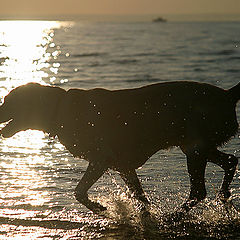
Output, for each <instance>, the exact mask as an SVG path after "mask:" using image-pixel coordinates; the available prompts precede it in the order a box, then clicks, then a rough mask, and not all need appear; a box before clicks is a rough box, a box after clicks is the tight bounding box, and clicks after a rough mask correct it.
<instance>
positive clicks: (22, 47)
mask: <svg viewBox="0 0 240 240" xmlns="http://www.w3.org/2000/svg"><path fill="white" fill-rule="evenodd" d="M68 25H71V23H67V22H57V21H0V61H1V65H0V87H4V88H6V90H8V91H9V90H11V89H12V88H14V87H16V86H19V85H22V84H25V83H28V82H39V83H44V80H43V78H46V77H48V73H47V72H46V71H45V69H48V68H51V66H50V64H49V61H50V59H51V58H56V56H58V54H59V53H60V50H59V48H58V47H57V48H56V49H54V51H53V52H50V51H49V48H54V47H55V44H54V42H53V36H54V29H58V28H61V27H67V26H68ZM56 66H58V65H56V64H55V68H56ZM55 72H56V70H55ZM1 95H3V94H1Z"/></svg>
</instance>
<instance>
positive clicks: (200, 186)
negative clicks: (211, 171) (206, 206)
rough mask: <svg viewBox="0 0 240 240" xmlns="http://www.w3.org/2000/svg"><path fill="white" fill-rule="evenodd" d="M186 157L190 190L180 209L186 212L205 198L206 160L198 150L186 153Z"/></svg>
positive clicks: (203, 154)
mask: <svg viewBox="0 0 240 240" xmlns="http://www.w3.org/2000/svg"><path fill="white" fill-rule="evenodd" d="M186 155H187V167H188V173H189V177H190V187H191V189H190V195H189V198H188V200H187V201H186V203H185V204H184V205H183V206H182V208H183V209H184V210H185V211H187V212H188V211H189V210H190V209H191V208H192V207H193V206H195V205H196V204H197V203H198V202H200V201H201V200H203V199H204V198H205V197H206V188H205V178H204V176H205V169H206V165H207V160H206V155H205V153H204V152H201V151H198V150H194V151H191V152H188V153H186Z"/></svg>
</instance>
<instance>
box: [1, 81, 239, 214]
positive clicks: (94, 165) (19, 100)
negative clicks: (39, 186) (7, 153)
mask: <svg viewBox="0 0 240 240" xmlns="http://www.w3.org/2000/svg"><path fill="white" fill-rule="evenodd" d="M239 99H240V83H239V84H238V85H237V86H235V87H233V88H231V89H229V90H223V89H220V88H218V87H215V86H212V85H209V84H203V83H197V82H169V83H159V84H154V85H149V86H145V87H141V88H136V89H126V90H117V91H109V90H105V89H100V88H97V89H92V90H81V89H70V90H69V91H65V90H63V89H61V88H58V87H51V86H41V85H39V84H37V83H29V84H27V85H24V86H20V87H18V88H16V89H14V90H13V91H11V92H10V93H9V95H7V96H6V97H5V100H4V104H3V105H2V106H1V107H0V122H7V121H9V123H8V124H7V125H6V126H5V127H4V128H3V129H2V131H1V134H2V135H3V137H11V136H13V135H14V134H15V133H17V132H19V131H22V130H26V129H38V130H42V131H44V132H47V133H49V134H50V135H53V136H55V135H57V136H58V138H59V140H60V142H61V143H62V144H64V145H65V146H66V148H67V149H68V150H69V151H70V152H71V153H72V154H73V155H74V156H76V157H82V158H85V159H86V160H88V161H89V165H88V168H87V170H86V172H85V174H84V176H83V177H82V179H81V180H80V182H79V184H78V185H77V187H76V191H75V194H76V198H77V200H78V201H79V202H80V203H82V204H84V205H85V206H86V207H87V208H89V209H91V210H93V211H96V210H104V209H105V208H104V207H103V206H101V205H100V204H98V203H96V202H93V201H91V200H89V199H88V195H87V191H88V189H89V188H90V187H91V186H92V185H93V184H94V183H95V182H96V181H97V180H98V179H99V178H100V177H101V176H102V175H103V174H104V172H105V171H106V170H107V169H109V168H111V169H114V170H116V171H118V172H119V173H120V175H121V177H122V178H123V179H124V181H125V182H126V184H127V185H128V187H129V188H130V190H132V191H133V192H134V193H135V197H136V198H137V199H138V200H140V201H142V202H144V203H148V200H147V198H146V197H145V195H144V192H143V190H142V187H141V184H140V182H139V180H138V177H137V175H136V172H135V169H137V168H138V167H140V166H142V165H143V164H144V163H145V162H146V161H147V160H148V159H149V158H150V157H151V156H152V155H153V154H154V153H156V152H157V151H158V150H160V149H166V148H169V147H171V146H180V148H181V149H182V151H183V152H184V153H185V154H186V156H187V166H188V172H189V175H190V183H191V192H190V196H189V199H188V200H187V202H186V203H185V205H184V209H185V210H186V211H187V210H189V209H190V207H192V206H194V205H195V204H196V203H197V202H199V201H200V200H202V199H204V198H205V196H206V190H205V183H204V172H205V168H206V164H207V162H213V163H215V164H217V165H219V166H220V167H222V168H223V169H224V171H225V175H224V180H223V184H222V187H221V190H220V194H221V196H222V198H225V199H226V198H228V197H229V196H230V192H229V185H230V183H231V181H232V179H233V175H234V173H235V169H236V165H237V163H238V160H237V158H236V157H234V156H233V155H229V154H225V153H223V152H220V151H219V150H217V147H219V146H221V145H223V144H224V143H226V142H227V141H228V140H229V139H230V138H231V137H232V136H234V135H235V134H236V133H237V130H238V122H237V119H236V112H235V108H236V104H237V101H238V100H239Z"/></svg>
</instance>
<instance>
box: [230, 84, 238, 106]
mask: <svg viewBox="0 0 240 240" xmlns="http://www.w3.org/2000/svg"><path fill="white" fill-rule="evenodd" d="M228 93H229V95H230V98H231V99H232V100H233V101H234V103H237V102H238V100H240V82H239V83H238V84H237V85H236V86H234V87H232V88H230V89H228Z"/></svg>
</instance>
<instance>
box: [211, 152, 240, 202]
mask: <svg viewBox="0 0 240 240" xmlns="http://www.w3.org/2000/svg"><path fill="white" fill-rule="evenodd" d="M208 161H209V162H212V163H214V164H217V165H218V166H220V167H221V168H222V169H223V170H224V178H223V182H222V186H221V189H220V197H221V198H222V199H223V200H226V199H228V198H229V197H230V195H231V193H230V191H229V186H230V184H231V182H232V180H233V176H234V173H235V171H236V167H237V164H238V159H237V158H236V157H235V156H233V155H231V154H226V153H223V152H220V151H218V150H217V149H216V150H214V151H211V152H210V154H209V156H208Z"/></svg>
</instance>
